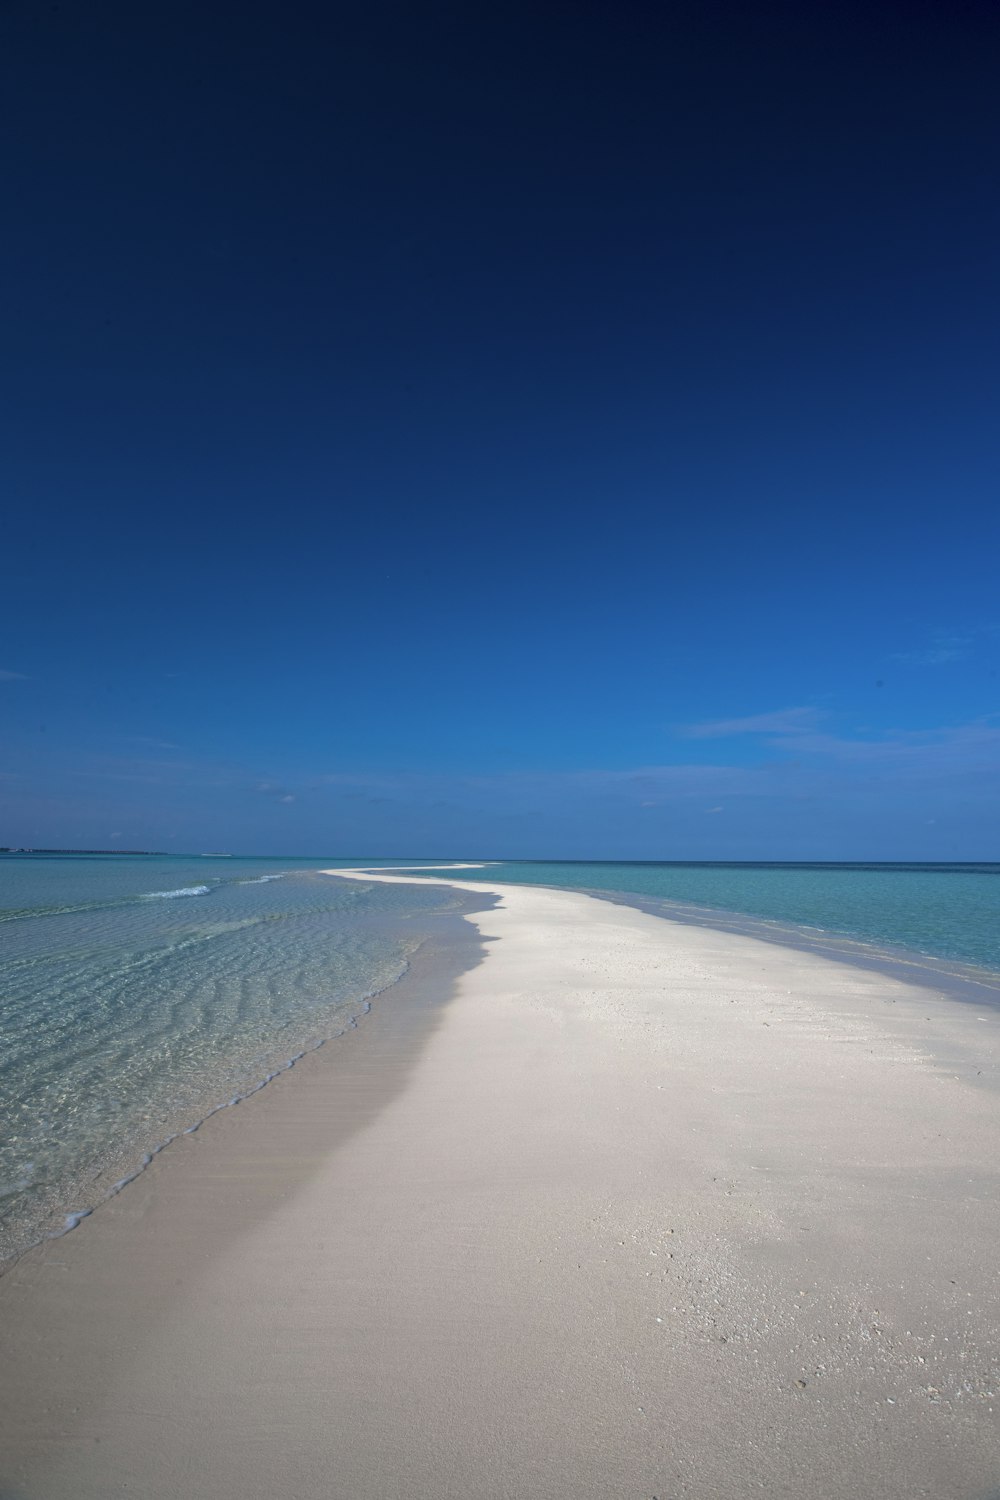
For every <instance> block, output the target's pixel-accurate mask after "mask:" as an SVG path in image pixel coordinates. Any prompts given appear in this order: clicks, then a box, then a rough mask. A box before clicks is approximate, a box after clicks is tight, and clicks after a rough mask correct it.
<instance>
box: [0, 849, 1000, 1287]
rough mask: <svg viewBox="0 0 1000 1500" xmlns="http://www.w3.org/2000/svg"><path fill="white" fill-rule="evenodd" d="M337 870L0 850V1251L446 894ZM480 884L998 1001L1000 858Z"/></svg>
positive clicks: (277, 1062)
mask: <svg viewBox="0 0 1000 1500" xmlns="http://www.w3.org/2000/svg"><path fill="white" fill-rule="evenodd" d="M337 863H338V861H336V860H330V859H326V860H295V859H242V858H240V859H237V858H232V859H229V858H213V857H202V858H180V857H159V856H93V857H88V856H67V857H52V856H49V857H43V856H35V857H30V856H23V855H13V856H6V857H5V856H0V1259H2V1258H3V1257H10V1256H13V1255H16V1254H18V1253H19V1252H20V1251H21V1250H23V1249H24V1248H25V1247H26V1246H27V1245H29V1244H31V1243H33V1242H34V1241H35V1240H37V1239H38V1238H39V1237H40V1236H42V1235H43V1234H48V1233H53V1232H58V1231H59V1230H60V1229H62V1228H64V1227H65V1226H66V1224H67V1222H73V1216H75V1215H78V1214H81V1213H84V1212H86V1211H87V1210H88V1209H90V1208H91V1207H93V1206H94V1205H95V1204H96V1203H98V1202H100V1201H101V1199H102V1198H104V1197H106V1196H107V1195H108V1193H109V1192H110V1191H112V1190H113V1189H114V1186H115V1184H116V1182H118V1181H120V1180H121V1179H122V1178H123V1177H126V1176H128V1175H129V1174H130V1173H132V1172H134V1171H135V1170H136V1169H137V1168H139V1167H141V1165H142V1162H143V1158H144V1156H145V1155H146V1154H147V1153H149V1152H151V1151H155V1150H156V1149H157V1147H158V1146H160V1145H161V1144H162V1143H163V1142H164V1141H165V1140H166V1139H167V1138H168V1137H169V1136H170V1135H171V1134H172V1133H174V1132H176V1131H179V1130H184V1129H187V1128H190V1127H191V1126H192V1125H197V1123H198V1122H199V1121H200V1120H202V1119H203V1118H204V1117H205V1116H206V1115H207V1114H208V1113H209V1112H210V1111H211V1110H212V1109H214V1108H216V1107H218V1106H219V1105H224V1104H225V1103H226V1102H227V1101H229V1100H231V1099H233V1098H237V1097H239V1096H241V1095H245V1094H246V1093H247V1092H249V1091H250V1090H252V1089H253V1088H255V1087H257V1086H258V1085H260V1084H261V1083H262V1082H263V1081H264V1080H266V1079H267V1078H268V1076H269V1075H271V1074H273V1073H274V1072H275V1071H277V1070H279V1069H281V1068H282V1067H285V1066H287V1065H288V1062H289V1061H290V1060H291V1059H293V1058H295V1057H296V1055H297V1054H301V1053H302V1052H303V1051H305V1050H307V1049H308V1048H310V1047H313V1046H315V1045H317V1044H318V1043H320V1042H322V1041H324V1040H326V1039H328V1038H330V1037H334V1036H336V1035H338V1034H340V1033H341V1032H343V1031H344V1030H345V1029H346V1028H347V1027H348V1026H350V1025H352V1024H353V1022H354V1021H355V1020H356V1018H357V1017H358V1016H359V1015H361V1014H362V1013H363V1011H364V1009H365V1006H366V1002H367V1000H368V999H369V998H370V997H371V996H373V995H375V994H377V993H378V992H379V991H381V990H383V989H385V988H386V987H387V986H388V985H390V984H392V983H394V982H395V980H397V979H398V978H399V977H400V976H401V975H402V974H403V973H404V972H405V971H406V968H407V966H408V963H409V959H410V957H411V955H412V954H413V953H414V951H415V950H416V948H417V947H419V945H420V943H421V942H422V940H423V939H424V937H425V936H426V935H427V934H428V932H429V931H431V930H432V929H433V927H434V926H435V924H436V923H439V922H440V921H441V920H442V919H444V918H446V917H447V914H448V913H453V912H455V911H457V910H458V909H459V908H460V907H461V905H462V898H461V896H460V895H459V894H458V893H456V892H454V891H449V890H448V889H447V888H442V887H439V886H438V887H435V886H434V885H433V884H426V883H425V882H424V881H423V880H421V881H419V882H416V883H414V884H412V885H406V886H395V885H392V886H385V885H376V884H370V885H366V884H362V883H354V882H351V883H348V882H346V881H345V882H339V881H336V880H331V879H329V878H328V877H325V876H323V875H321V874H320V873H319V871H321V870H322V869H324V868H332V867H334V866H335V865H336V864H337ZM341 863H343V862H341ZM351 863H352V864H358V863H361V864H367V865H368V867H370V868H375V867H376V866H377V865H383V866H385V867H388V868H393V867H396V868H398V867H399V862H391V861H373V862H365V861H351ZM428 864H429V862H428ZM423 873H424V874H426V875H427V876H428V877H429V878H431V879H433V874H434V871H433V869H432V868H428V869H425V871H424V872H423ZM442 873H443V872H442ZM490 877H493V878H495V879H497V880H500V881H509V882H513V883H520V884H531V885H548V886H560V887H566V888H572V889H577V890H589V891H593V892H595V893H597V894H605V895H607V896H610V897H612V898H614V899H621V900H625V901H628V902H634V903H635V904H638V905H642V906H644V907H646V909H649V910H653V911H659V912H661V913H662V914H664V915H666V916H674V917H681V918H683V919H685V920H688V921H702V922H708V923H710V924H715V925H720V926H728V927H730V928H734V929H735V930H738V931H744V932H750V933H754V934H756V935H759V936H764V937H770V938H771V939H772V940H775V941H789V942H794V943H801V944H803V945H805V946H812V947H814V948H817V949H818V951H822V952H831V953H833V954H835V955H836V956H841V957H848V958H852V959H855V960H857V961H868V960H872V961H875V962H881V961H882V959H883V958H886V959H887V960H888V961H891V962H894V963H900V962H901V963H902V964H903V965H904V970H903V972H904V974H906V975H907V977H913V978H916V979H918V980H919V981H920V982H927V980H928V976H929V977H930V981H931V982H937V981H940V983H941V984H942V985H944V986H945V987H947V985H946V980H948V981H950V980H951V979H952V978H953V977H954V978H955V980H956V982H958V983H967V984H971V990H970V992H969V994H968V996H967V997H966V998H975V999H976V1001H977V1003H980V1001H981V999H982V998H983V997H986V998H987V999H989V998H990V997H992V998H993V1000H994V1001H995V1002H996V1001H1000V865H958V864H956V865H721V864H720V865H682V864H612V863H607V864H605V863H594V864H582V863H567V864H560V863H551V864H550V863H540V862H530V863H495V864H491V865H489V866H488V867H486V868H483V869H469V870H465V871H462V870H454V871H451V870H449V871H448V872H447V878H448V879H449V880H458V881H461V880H462V879H471V880H483V879H489V878H490ZM921 955H923V956H925V958H926V964H927V967H926V973H924V972H921V962H922V959H921ZM907 964H909V965H910V970H909V971H907V970H906V968H905V966H906V965H907ZM935 976H937V981H936V980H935Z"/></svg>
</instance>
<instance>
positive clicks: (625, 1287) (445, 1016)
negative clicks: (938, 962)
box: [0, 872, 1000, 1500]
mask: <svg viewBox="0 0 1000 1500" xmlns="http://www.w3.org/2000/svg"><path fill="white" fill-rule="evenodd" d="M337 875H338V876H340V877H342V878H343V872H337ZM365 878H366V879H375V878H380V879H392V878H393V877H391V876H378V877H375V876H370V875H366V877H365ZM470 888H471V889H472V890H474V891H480V892H481V893H482V895H483V898H484V903H488V902H489V900H490V899H491V893H493V892H499V894H500V903H499V905H498V906H496V907H495V908H494V909H492V910H484V911H483V912H481V913H479V914H477V915H476V916H474V917H472V918H469V919H467V921H468V925H469V926H473V927H475V928H477V929H478V936H479V938H480V939H481V941H482V945H483V948H484V949H485V954H486V956H485V958H484V960H483V961H482V962H480V963H478V964H477V965H476V966H475V967H469V964H470V963H471V961H472V960H473V959H474V958H475V957H476V956H477V951H480V950H479V949H478V943H474V945H473V946H468V945H467V946H466V948H465V949H464V950H463V953H462V955H461V956H458V955H457V953H452V956H451V960H450V962H451V973H450V974H449V973H448V972H446V969H444V968H442V967H440V965H443V964H446V963H447V961H448V955H447V954H446V953H444V952H442V953H439V954H437V955H433V954H427V955H425V957H424V990H423V992H421V990H420V986H419V982H417V981H415V985H416V987H415V988H414V989H413V990H412V992H411V993H412V997H413V998H412V1004H407V1003H406V1001H405V992H404V990H403V988H402V987H401V988H400V992H399V994H398V995H397V996H395V997H386V999H385V1001H384V1003H383V1002H380V1003H379V1004H378V1005H377V1006H376V1007H375V1009H374V1010H373V1014H372V1015H371V1016H370V1017H369V1018H367V1019H366V1021H365V1022H364V1023H363V1024H362V1025H361V1026H359V1028H358V1030H357V1031H356V1032H353V1033H351V1034H350V1035H349V1036H348V1037H346V1038H344V1039H343V1040H342V1041H340V1042H338V1043H336V1044H335V1045H334V1046H332V1047H328V1048H324V1049H322V1051H321V1052H319V1053H316V1054H313V1055H311V1057H310V1058H308V1059H304V1060H303V1064H301V1065H299V1066H298V1067H296V1069H294V1070H293V1071H292V1072H291V1073H288V1074H286V1075H283V1076H282V1078H281V1079H279V1080H276V1082H275V1084H274V1085H272V1086H270V1087H269V1088H268V1089H266V1090H264V1091H263V1092H262V1093H261V1094H260V1095H258V1096H255V1097H254V1098H253V1099H251V1100H249V1101H247V1103H246V1104H245V1105H241V1106H239V1107H238V1108H237V1109H234V1110H232V1111H225V1112H224V1113H223V1114H222V1115H220V1116H218V1117H216V1118H215V1119H213V1120H212V1121H209V1122H208V1124H207V1125H206V1126H205V1127H204V1128H203V1130H202V1131H199V1132H198V1134H197V1135H196V1136H193V1137H190V1138H187V1139H185V1140H183V1141H182V1142H179V1143H177V1147H178V1149H175V1148H174V1147H171V1148H169V1149H168V1151H166V1152H164V1153H163V1157H162V1158H161V1159H158V1160H157V1162H156V1163H155V1164H154V1166H153V1167H152V1168H151V1169H150V1170H149V1171H148V1172H146V1173H144V1174H143V1176H142V1177H141V1178H140V1179H139V1180H138V1181H137V1182H136V1183H134V1184H133V1185H132V1186H130V1187H129V1188H128V1189H126V1190H125V1191H124V1192H123V1193H122V1194H121V1195H120V1197H119V1198H117V1199H114V1200H112V1202H111V1203H108V1204H106V1205H104V1206H103V1207H102V1208H101V1209H99V1210H98V1211H97V1212H96V1213H95V1214H94V1215H93V1217H92V1218H91V1219H89V1220H87V1221H85V1222H84V1223H83V1224H82V1225H81V1226H80V1228H79V1229H77V1230H76V1231H74V1233H73V1234H71V1235H69V1236H67V1237H66V1238H64V1239H62V1240H58V1241H51V1242H49V1243H48V1244H46V1245H45V1246H42V1247H39V1248H38V1249H37V1250H35V1251H32V1252H30V1253H29V1255H28V1256H26V1257H25V1258H24V1259H23V1260H22V1261H21V1262H20V1263H19V1264H18V1266H17V1267H16V1268H15V1269H14V1271H12V1272H11V1273H9V1274H8V1275H7V1276H5V1277H4V1278H3V1279H2V1280H0V1328H2V1338H3V1346H4V1347H3V1357H2V1361H0V1410H2V1412H3V1417H2V1421H3V1431H2V1434H0V1438H2V1446H0V1453H2V1454H3V1457H2V1460H0V1496H3V1497H4V1500H14V1497H18V1500H62V1497H64V1496H69V1495H73V1496H77V1497H85V1500H89V1497H93V1500H96V1497H102V1500H103V1497H106V1496H110V1495H112V1494H119V1493H132V1494H136V1495H141V1496H143V1497H144V1500H145V1497H148V1500H160V1497H163V1500H166V1497H168V1496H169V1497H171V1500H177V1497H187V1496H190V1497H200V1496H213V1497H215V1496H218V1497H220V1500H230V1497H233V1500H235V1497H237V1496H240V1497H258V1496H259V1497H264V1496H268V1497H271V1496H273V1495H276V1494H287V1495H290V1496H294V1497H297V1500H313V1497H317V1500H318V1497H320V1496H322V1497H324V1500H329V1497H338V1500H339V1497H344V1500H369V1497H370V1500H376V1497H378V1500H390V1497H391V1500H396V1497H398V1500H403V1497H406V1500H413V1497H420V1500H423V1497H426V1500H432V1497H433V1500H437V1497H451V1496H455V1497H458V1496H462V1497H469V1496H475V1497H491V1500H492V1497H497V1500H499V1497H511V1500H513V1497H534V1496H538V1497H553V1500H556V1497H559V1500H561V1497H570V1496H573V1497H577V1496H585V1497H593V1500H597V1497H619V1496H620V1497H626V1496H628V1497H633V1496H634V1497H637V1500H643V1497H645V1500H649V1497H650V1496H657V1497H659V1500H667V1497H674V1496H692V1497H697V1500H709V1497H715V1496H730V1495H732V1496H737V1495H739V1496H744V1495H746V1494H747V1493H748V1492H750V1493H753V1492H755V1491H763V1492H765V1493H769V1494H771V1495H779V1496H788V1497H792V1496H795V1497H797V1500H798V1497H802V1496H815V1497H823V1500H827V1497H829V1500H840V1497H844V1500H847V1497H852V1500H853V1497H856V1496H858V1495H869V1494H870V1495H876V1494H877V1495H879V1496H886V1497H899V1500H902V1497H904V1496H905V1497H906V1500H912V1497H915V1496H923V1495H926V1496H937V1497H941V1496H954V1497H959V1496H961V1497H965V1496H968V1497H970V1500H972V1497H976V1500H986V1497H988V1496H995V1495H996V1494H997V1493H1000V1425H998V1424H1000V1402H998V1401H997V1399H995V1394H994V1393H996V1392H998V1387H997V1385H996V1383H995V1382H996V1381H997V1380H998V1379H1000V1370H998V1360H997V1355H998V1349H1000V1341H998V1334H1000V1295H998V1290H1000V1289H998V1284H997V1278H996V1274H995V1270H994V1263H995V1245H996V1240H997V1229H998V1214H997V1207H996V1204H997V1196H996V1188H997V1171H998V1165H997V1164H998V1161H1000V1152H998V1146H1000V1129H998V1127H1000V1093H998V1091H997V1087H996V1084H997V1077H998V1073H997V1065H998V1060H1000V1021H998V1018H997V1016H996V1014H995V1013H990V1012H985V1011H984V1012H983V1013H982V1014H980V1013H978V1012H977V1010H976V1008H975V1007H974V1006H969V1005H958V1004H949V1003H948V1002H945V1001H942V1000H941V999H940V998H939V997H937V996H934V995H931V994H929V993H926V992H924V991H921V990H919V989H916V988H915V987H913V986H909V985H904V984H902V983H899V982H896V981H893V980H891V979H890V978H887V977H886V976H883V975H879V974H875V973H871V972H866V971H862V970H860V969H854V968H850V967H848V966H846V965H844V964H841V963H833V962H831V961H829V960H826V959H822V958H819V957H816V956H815V955H811V954H806V953H802V952H796V951H794V950H792V949H786V948H783V947H779V946H775V945H774V944H768V943H762V942H759V941H757V940H755V939H753V938H750V937H746V936H741V935H737V934H732V933H727V932H720V931H714V930H712V929H708V928H701V927H696V926H691V925H686V924H681V923H675V922H669V921H665V920H663V919H661V918H658V917H655V916H651V915H648V914H646V913H643V912H640V911H633V910H630V909H628V908H625V907H622V906H619V905H613V904H611V903H609V902H606V901H599V900H595V899H593V898H591V897H588V896H584V895H580V894H577V893H573V892H565V891H551V890H540V889H537V888H532V887H501V886H496V885H491V884H490V882H489V880H488V878H487V879H485V880H484V881H483V882H481V883H480V882H476V883H474V884H473V885H472V886H471V887H470V884H469V882H466V881H463V882H462V889H463V890H469V889H470ZM472 938H473V939H475V938H476V935H475V934H472Z"/></svg>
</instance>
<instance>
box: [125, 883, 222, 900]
mask: <svg viewBox="0 0 1000 1500" xmlns="http://www.w3.org/2000/svg"><path fill="white" fill-rule="evenodd" d="M210 889H211V887H210V886H207V885H184V886H181V888H180V890H179V891H146V892H145V894H144V895H142V896H140V898H139V899H140V901H176V899H177V897H178V896H207V895H208V893H209V890H210Z"/></svg>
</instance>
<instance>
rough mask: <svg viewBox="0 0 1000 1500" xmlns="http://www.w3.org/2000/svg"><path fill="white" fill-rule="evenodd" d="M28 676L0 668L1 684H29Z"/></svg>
mask: <svg viewBox="0 0 1000 1500" xmlns="http://www.w3.org/2000/svg"><path fill="white" fill-rule="evenodd" d="M27 681H28V676H27V674H26V673H25V672H9V671H7V670H6V668H3V667H0V682H27Z"/></svg>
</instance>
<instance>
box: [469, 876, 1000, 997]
mask: <svg viewBox="0 0 1000 1500" xmlns="http://www.w3.org/2000/svg"><path fill="white" fill-rule="evenodd" d="M485 873H487V874H492V875H494V876H495V878H496V879H497V880H504V881H510V882H512V883H514V884H520V885H551V886H562V887H566V888H569V889H574V890H591V891H598V892H600V891H607V892H609V893H610V892H614V893H615V894H617V895H624V896H628V895H634V896H640V897H644V898H653V899H655V900H657V901H667V902H676V903H680V904H681V905H684V904H691V905H695V906H700V907H702V908H708V909H711V910H715V911H720V912H729V913H734V912H739V913H745V914H747V915H749V916H753V917H759V918H762V919H764V920H765V921H769V922H777V923H789V924H795V925H798V926H800V927H805V928H817V929H820V930H822V931H824V932H828V933H839V934H843V935H844V936H846V937H851V938H856V939H860V940H861V941H863V942H866V943H872V944H876V945H884V946H885V947H887V948H904V949H908V950H910V951H912V952H915V953H920V954H928V955H930V956H932V957H934V958H939V959H956V960H958V961H959V962H960V963H964V964H973V965H978V966H980V967H982V968H984V969H988V970H991V971H993V972H997V971H1000V864H989V865H986V864H979V865H969V864H952V865H889V864H880V865H872V864H858V865H844V864H837V865H822V864H809V865H804V864H803V865H774V864H755V865H752V864H645V863H643V864H629V863H621V864H616V863H612V862H607V863H604V862H594V863H590V864H588V863H583V862H576V861H567V862H561V863H560V862H551V863H546V862H543V861H540V860H539V861H534V860H530V861H522V862H514V861H504V860H501V861H497V862H495V863H491V864H490V866H489V868H488V871H486V872H485ZM450 878H454V879H456V880H460V879H463V878H464V879H468V880H475V879H477V878H478V879H480V880H482V879H483V878H484V871H483V870H482V869H480V870H478V871H476V870H455V871H453V872H451V874H450V875H449V879H450Z"/></svg>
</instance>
